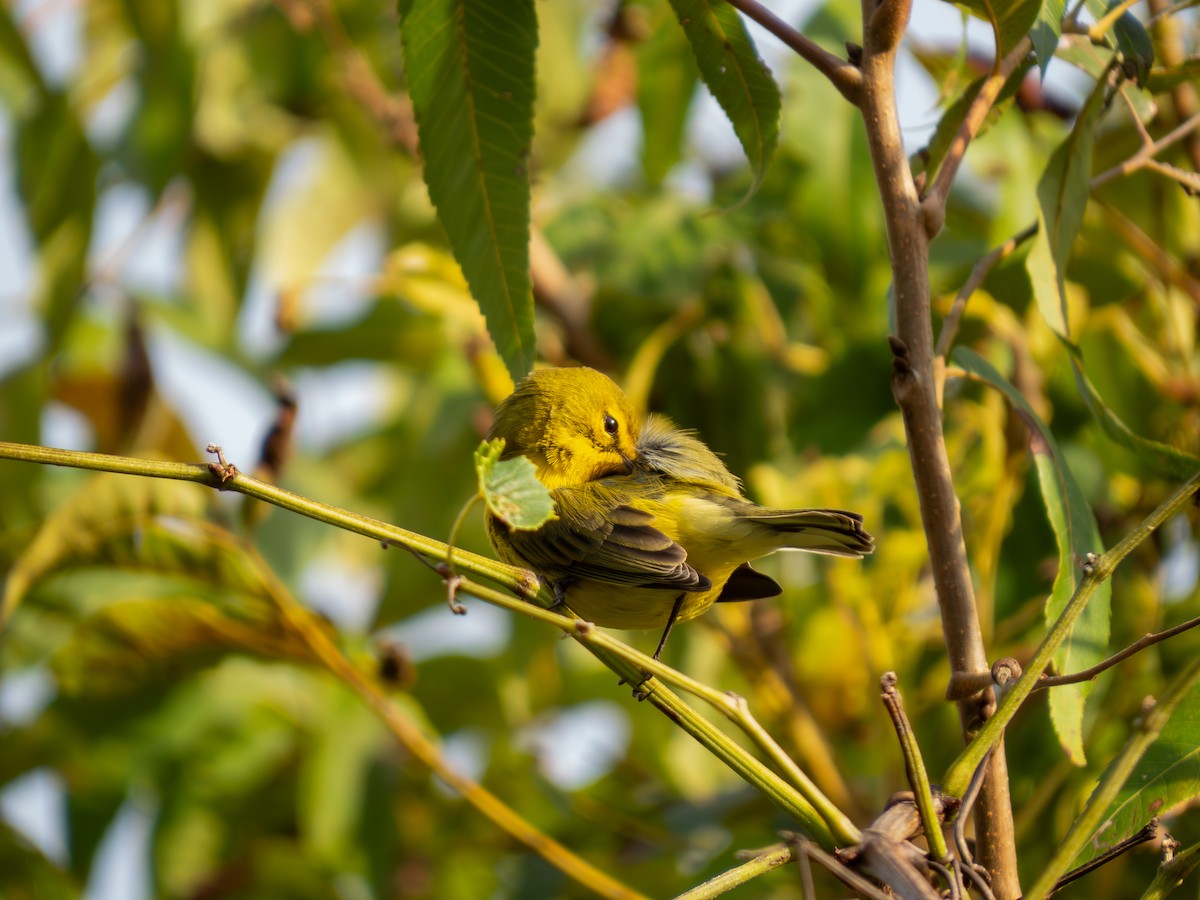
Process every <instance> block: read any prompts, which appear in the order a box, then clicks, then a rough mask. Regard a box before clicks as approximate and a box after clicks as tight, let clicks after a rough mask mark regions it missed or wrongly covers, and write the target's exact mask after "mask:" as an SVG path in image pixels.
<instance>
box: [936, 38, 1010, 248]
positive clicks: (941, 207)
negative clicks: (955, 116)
mask: <svg viewBox="0 0 1200 900" xmlns="http://www.w3.org/2000/svg"><path fill="white" fill-rule="evenodd" d="M1032 49H1033V41H1032V40H1031V39H1030V38H1028V37H1024V38H1022V39H1021V40H1020V41H1018V42H1017V45H1016V46H1015V47H1013V48H1012V49H1011V50H1009V51H1008V54H1007V55H1006V56H1005V57H1004V58H1003V59H1001V60H999V61H998V63H997V65H996V67H995V69H994V70H993V71H992V74H991V75H989V76H988V77H987V78H986V79H985V80H984V82H983V84H982V85H980V87H979V93H978V94H976V95H975V99H974V100H972V101H971V106H970V108H969V109H967V114H966V115H965V116H963V120H962V123H961V124H960V125H959V126H958V131H957V132H956V133H955V135H954V140H952V141H951V142H950V148H949V149H948V150H947V151H946V156H945V159H943V160H942V164H941V166H939V167H938V171H937V175H936V176H935V177H934V180H933V184H932V185H931V186H930V188H929V190H928V191H926V193H925V196H924V198H923V199H922V200H921V208H922V210H923V211H924V213H925V228H926V233H927V234H928V235H929V237H931V238H932V237H933V236H934V235H935V234H937V233H938V232H939V231H941V230H942V225H943V223H944V222H945V221H946V201H947V199H948V198H949V197H950V188H951V187H952V186H953V184H954V179H955V177H956V176H957V175H958V169H959V167H960V166H961V165H962V161H963V158H964V157H965V156H966V153H967V147H968V146H970V144H971V141H973V140H974V139H975V136H976V135H977V134H979V129H980V128H982V127H983V123H984V121H985V120H986V119H987V115H988V113H989V112H990V111H991V109H992V105H993V104H994V103H995V102H996V98H997V97H999V96H1000V92H1001V91H1002V90H1003V89H1004V84H1005V82H1006V81H1008V78H1009V76H1010V75H1012V73H1013V72H1015V71H1016V70H1017V68H1018V67H1019V66H1020V65H1021V63H1022V62H1023V61H1024V59H1025V57H1026V56H1028V55H1029V51H1030V50H1032Z"/></svg>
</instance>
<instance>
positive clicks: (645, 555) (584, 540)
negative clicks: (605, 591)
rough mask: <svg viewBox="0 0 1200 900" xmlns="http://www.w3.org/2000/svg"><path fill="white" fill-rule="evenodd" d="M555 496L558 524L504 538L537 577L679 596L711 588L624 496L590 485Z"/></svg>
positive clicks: (682, 552)
mask: <svg viewBox="0 0 1200 900" xmlns="http://www.w3.org/2000/svg"><path fill="white" fill-rule="evenodd" d="M551 495H552V496H553V497H554V505H555V511H556V512H557V513H558V518H557V519H553V520H551V521H549V522H547V523H546V524H545V525H543V526H542V527H541V528H539V529H538V530H536V531H516V530H513V531H510V532H508V534H507V535H506V537H507V540H508V541H510V542H511V545H512V548H513V550H515V551H516V552H517V553H518V554H520V556H521V557H523V558H524V559H525V561H526V563H527V564H528V566H529V567H530V568H531V569H533V570H534V571H535V572H539V573H542V574H543V575H546V576H549V577H550V578H552V579H559V578H588V579H593V580H595V581H603V582H607V583H609V584H614V585H628V586H636V587H649V588H662V589H673V590H677V591H704V590H708V589H709V588H710V587H712V584H711V582H710V581H709V580H708V578H707V577H705V576H704V575H701V574H700V573H699V572H697V571H696V570H695V569H693V568H692V567H691V566H690V565H688V563H687V552H686V551H685V550H684V549H683V547H681V546H679V544H677V543H676V542H675V541H673V540H672V539H671V538H670V537H668V536H667V535H666V534H664V533H663V532H662V531H660V530H659V529H657V528H655V527H654V524H653V523H654V515H653V514H652V513H649V512H645V511H644V510H640V509H636V508H635V507H634V506H632V505H630V502H629V501H630V498H629V496H628V495H627V494H626V493H625V492H623V491H616V490H613V489H612V488H610V487H608V486H606V485H604V484H603V483H602V482H589V483H588V484H585V485H580V486H579V487H569V488H559V489H557V490H554V491H551Z"/></svg>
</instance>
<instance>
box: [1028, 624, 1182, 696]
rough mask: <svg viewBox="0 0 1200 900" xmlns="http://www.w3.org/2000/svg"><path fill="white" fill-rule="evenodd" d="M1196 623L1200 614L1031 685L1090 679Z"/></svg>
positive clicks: (1049, 685)
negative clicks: (1088, 665) (1085, 666)
mask: <svg viewBox="0 0 1200 900" xmlns="http://www.w3.org/2000/svg"><path fill="white" fill-rule="evenodd" d="M1197 625H1200V616H1197V617H1196V618H1194V619H1189V620H1188V621H1186V622H1183V623H1181V624H1179V625H1176V626H1175V627H1173V628H1168V629H1167V630H1166V631H1159V632H1154V633H1150V634H1146V635H1144V636H1143V637H1141V638H1139V639H1138V640H1136V641H1134V642H1133V643H1132V644H1130V645H1129V646H1128V647H1126V648H1125V649H1124V650H1121V651H1120V652H1119V653H1114V654H1113V655H1112V656H1110V657H1109V658H1108V659H1106V660H1104V661H1103V662H1098V663H1096V665H1094V666H1092V667H1091V668H1089V669H1083V670H1082V671H1079V672H1071V673H1070V674H1067V675H1043V676H1042V677H1041V678H1040V679H1038V683H1037V684H1035V685H1034V686H1033V689H1034V690H1035V691H1040V690H1042V689H1043V688H1052V687H1059V686H1061V685H1064V684H1079V683H1080V682H1082V681H1091V680H1092V679H1093V678H1095V677H1096V676H1097V675H1099V674H1100V673H1101V672H1103V671H1104V670H1105V669H1111V668H1112V667H1113V666H1115V665H1116V664H1117V663H1120V662H1124V661H1125V660H1127V659H1129V657H1131V656H1133V655H1134V654H1135V653H1140V652H1141V651H1142V650H1145V649H1146V648H1147V647H1152V646H1153V645H1155V644H1157V643H1158V642H1159V641H1165V640H1166V639H1167V638H1172V637H1175V635H1177V634H1182V633H1183V632H1185V631H1188V630H1189V629H1192V628H1195V627H1196V626H1197Z"/></svg>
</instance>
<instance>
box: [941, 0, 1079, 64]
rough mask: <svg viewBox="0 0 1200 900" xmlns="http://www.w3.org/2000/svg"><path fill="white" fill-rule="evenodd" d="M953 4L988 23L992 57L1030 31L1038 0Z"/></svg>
mask: <svg viewBox="0 0 1200 900" xmlns="http://www.w3.org/2000/svg"><path fill="white" fill-rule="evenodd" d="M954 5H955V6H959V7H962V8H963V9H965V10H967V11H968V12H970V13H972V14H974V15H976V16H978V17H979V18H981V19H983V20H984V21H986V22H990V23H991V25H992V32H993V34H994V35H995V37H996V55H997V56H1005V55H1006V54H1007V53H1008V51H1009V50H1011V49H1012V48H1013V47H1015V46H1016V45H1017V43H1018V42H1019V41H1020V40H1021V39H1022V38H1023V37H1025V35H1027V34H1029V31H1030V29H1032V28H1033V24H1034V22H1036V21H1037V20H1038V16H1039V14H1040V12H1041V8H1042V0H954ZM1060 18H1061V17H1060Z"/></svg>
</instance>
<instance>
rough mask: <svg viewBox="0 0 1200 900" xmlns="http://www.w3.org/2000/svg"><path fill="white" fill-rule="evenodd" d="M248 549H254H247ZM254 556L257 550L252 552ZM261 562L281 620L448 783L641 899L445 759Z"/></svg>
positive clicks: (625, 899) (584, 877)
mask: <svg viewBox="0 0 1200 900" xmlns="http://www.w3.org/2000/svg"><path fill="white" fill-rule="evenodd" d="M249 552H251V553H253V552H254V551H252V550H251V551H249ZM255 555H256V556H257V554H255ZM259 562H260V568H261V570H262V572H263V573H264V576H265V577H266V578H267V579H268V589H269V593H270V595H271V597H272V599H273V600H274V602H275V605H276V607H277V608H278V609H279V611H280V614H281V615H282V617H283V621H284V622H285V623H286V625H287V627H289V628H290V629H291V630H292V631H293V632H294V633H295V634H296V635H297V636H298V637H299V638H300V640H301V641H303V642H304V644H305V645H306V646H307V647H308V648H309V649H310V650H311V651H312V653H313V655H314V656H315V657H316V658H317V660H319V661H320V663H321V664H322V665H323V666H324V667H325V668H326V669H327V670H328V671H329V672H330V673H331V674H333V675H334V676H335V677H337V678H338V679H339V680H341V681H342V682H343V683H344V684H346V685H347V686H348V687H349V688H351V689H352V690H353V691H354V692H355V693H356V694H358V696H359V698H360V699H361V700H362V701H363V702H364V703H366V705H367V706H368V707H369V708H370V709H371V710H372V711H373V712H375V714H376V715H377V716H379V718H380V719H381V720H382V721H383V723H384V725H385V726H386V727H387V729H388V731H390V732H391V733H392V735H393V736H394V737H395V738H396V739H397V740H398V741H399V742H400V743H401V744H402V745H403V746H404V748H405V749H406V750H407V751H408V752H409V753H411V754H412V755H413V757H414V758H415V759H416V760H417V761H419V762H420V763H421V764H422V765H423V766H425V767H426V768H427V769H429V771H431V772H433V773H434V774H435V775H436V776H437V777H438V778H440V779H441V780H442V781H444V782H445V783H446V784H448V785H449V786H450V787H451V788H452V789H453V790H454V791H455V792H457V793H458V794H459V795H460V796H462V798H463V799H464V800H466V801H467V802H468V803H470V804H471V805H472V806H474V807H475V808H476V809H477V810H479V812H481V813H482V814H483V815H484V816H486V817H487V818H488V819H490V820H491V821H492V822H493V823H495V824H496V825H497V826H499V827H500V828H501V829H502V830H503V831H505V832H507V833H508V834H510V835H512V837H514V838H516V839H517V840H518V841H520V842H521V843H523V844H525V845H526V846H527V847H529V848H530V849H531V850H533V851H534V852H536V853H537V854H538V855H539V856H541V857H542V858H543V859H545V860H546V861H547V862H548V863H550V864H551V865H553V866H555V867H556V868H557V869H559V870H560V871H561V872H563V873H564V874H565V875H567V876H569V877H571V878H573V879H575V880H576V881H578V882H579V883H580V884H581V885H583V886H585V887H587V888H589V889H591V890H592V891H594V892H596V893H597V894H599V895H600V896H602V897H611V898H613V900H645V898H644V896H643V895H642V894H640V893H638V892H637V891H634V890H633V889H632V888H629V887H626V886H625V885H623V884H621V883H620V882H618V881H616V880H614V879H613V878H612V877H611V876H609V875H608V874H606V873H605V872H602V871H601V870H600V869H597V868H596V867H595V866H593V865H591V864H590V863H588V862H587V861H585V860H584V859H582V858H581V857H579V856H576V855H575V854H574V853H572V852H571V851H570V850H568V849H567V848H566V847H564V846H563V845H562V844H560V843H559V842H558V841H556V840H554V839H553V838H552V837H550V836H549V835H548V834H546V832H544V831H542V830H541V829H540V828H537V827H535V826H534V825H532V824H531V823H530V822H529V821H527V820H526V819H525V818H523V817H522V816H521V815H519V814H518V813H517V812H516V811H515V810H513V809H512V808H511V807H509V806H508V805H507V804H505V803H504V802H503V801H502V800H500V799H499V798H498V797H496V795H495V794H493V793H491V792H490V791H488V790H487V789H486V788H484V787H483V786H482V785H480V784H479V783H478V782H476V781H473V780H472V779H470V778H467V777H466V776H464V775H462V774H460V773H459V772H458V771H457V770H456V769H454V768H453V767H452V766H450V765H449V764H447V762H446V760H445V759H444V758H443V756H442V755H441V753H440V752H439V751H438V749H437V747H436V746H435V745H434V744H433V742H431V741H430V740H429V739H428V738H426V737H425V735H423V734H422V733H421V731H420V729H419V728H418V727H417V726H416V724H415V723H414V722H413V721H412V720H411V719H410V718H409V717H408V716H406V715H405V714H404V713H402V712H401V711H400V709H399V707H397V705H396V704H395V703H393V702H392V701H391V699H390V698H388V696H387V695H386V694H385V693H384V692H383V691H381V690H380V689H379V688H378V687H377V686H376V685H374V684H372V683H371V682H370V681H369V680H368V679H367V678H366V677H364V676H363V674H362V672H360V671H359V670H358V669H357V668H355V666H354V665H353V664H352V663H351V662H350V660H348V659H347V658H346V656H345V654H344V653H342V651H341V650H340V649H339V648H338V646H337V645H336V644H335V643H334V642H333V641H332V640H331V639H330V637H329V635H328V634H327V633H326V632H325V631H324V630H323V629H321V628H319V627H316V626H315V625H314V619H313V617H312V616H311V615H309V614H308V613H307V611H305V610H304V609H302V608H301V607H299V605H298V604H297V603H296V601H295V600H294V599H292V596H291V594H290V593H289V592H288V591H287V589H286V588H284V586H283V585H282V584H281V583H279V581H278V579H276V578H275V576H274V573H272V572H271V569H270V567H269V566H267V565H266V563H265V562H262V561H261V560H259Z"/></svg>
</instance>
